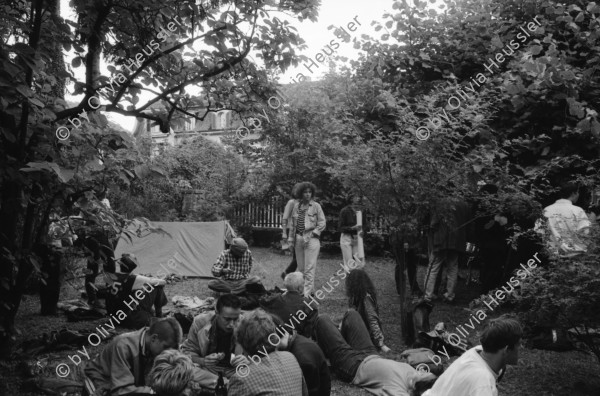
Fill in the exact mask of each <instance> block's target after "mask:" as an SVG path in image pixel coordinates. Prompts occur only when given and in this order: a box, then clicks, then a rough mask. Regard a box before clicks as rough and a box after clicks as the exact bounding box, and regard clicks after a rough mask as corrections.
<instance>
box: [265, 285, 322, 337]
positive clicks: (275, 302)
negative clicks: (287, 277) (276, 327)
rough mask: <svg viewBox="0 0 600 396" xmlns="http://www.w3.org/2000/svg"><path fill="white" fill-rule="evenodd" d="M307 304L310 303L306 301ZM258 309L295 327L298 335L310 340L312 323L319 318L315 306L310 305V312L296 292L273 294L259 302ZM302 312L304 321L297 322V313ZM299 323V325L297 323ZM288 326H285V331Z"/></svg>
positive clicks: (302, 297) (302, 298)
mask: <svg viewBox="0 0 600 396" xmlns="http://www.w3.org/2000/svg"><path fill="white" fill-rule="evenodd" d="M307 302H311V301H310V300H307ZM259 304H260V307H261V308H262V309H264V310H265V311H266V312H268V313H270V314H272V315H276V316H277V317H279V319H281V321H282V322H283V323H284V324H285V323H287V324H289V325H290V326H295V329H296V331H298V334H301V335H303V336H305V337H308V338H311V336H312V329H313V325H314V322H315V321H316V319H317V317H318V316H319V311H318V309H317V308H316V306H315V304H310V306H311V307H312V308H313V310H311V309H310V308H309V307H308V306H307V305H306V304H304V296H302V295H301V294H300V293H298V292H294V291H288V292H287V293H285V294H275V295H271V296H265V297H263V298H261V299H260V301H259ZM299 310H302V311H303V312H304V313H305V314H306V318H304V320H298V319H299V315H297V314H298V311H299ZM298 322H300V323H298ZM288 327H289V326H285V328H286V329H287V328H288Z"/></svg>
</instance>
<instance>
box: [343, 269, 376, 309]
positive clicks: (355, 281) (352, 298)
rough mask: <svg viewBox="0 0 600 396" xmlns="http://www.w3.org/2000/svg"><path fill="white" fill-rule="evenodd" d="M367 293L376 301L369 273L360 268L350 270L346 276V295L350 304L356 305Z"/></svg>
mask: <svg viewBox="0 0 600 396" xmlns="http://www.w3.org/2000/svg"><path fill="white" fill-rule="evenodd" d="M367 293H369V294H370V295H371V297H373V299H374V300H375V301H377V294H376V292H375V286H373V282H372V281H371V278H369V275H368V274H367V273H366V272H365V271H364V270H362V269H354V270H352V271H350V273H349V274H348V277H347V278H346V295H347V296H348V301H349V303H350V305H351V306H353V307H358V306H359V305H360V304H361V302H362V301H363V300H364V299H365V298H366V296H367Z"/></svg>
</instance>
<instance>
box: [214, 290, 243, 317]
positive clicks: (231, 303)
mask: <svg viewBox="0 0 600 396" xmlns="http://www.w3.org/2000/svg"><path fill="white" fill-rule="evenodd" d="M223 307H229V308H233V309H238V308H240V309H241V308H242V302H241V301H240V298H239V297H238V296H236V295H233V294H223V295H222V296H221V297H219V299H218V300H217V313H220V312H221V310H222V309H223Z"/></svg>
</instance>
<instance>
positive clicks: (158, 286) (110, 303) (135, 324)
mask: <svg viewBox="0 0 600 396" xmlns="http://www.w3.org/2000/svg"><path fill="white" fill-rule="evenodd" d="M117 263H119V267H120V269H121V272H115V273H108V272H107V273H105V279H106V282H107V284H108V289H107V295H106V310H107V313H108V314H109V315H111V314H112V315H115V316H117V313H118V311H119V310H122V311H123V312H129V313H128V314H127V317H126V318H125V319H124V320H123V321H122V322H121V323H120V324H121V325H122V326H124V327H128V328H132V329H140V328H142V327H144V326H146V325H147V324H148V323H149V322H150V319H151V318H152V317H157V318H160V317H162V307H163V306H165V305H167V303H168V302H169V300H168V299H167V296H166V294H165V291H164V286H165V285H166V284H167V282H166V281H165V280H164V279H161V278H154V277H147V276H143V275H136V274H132V272H133V270H134V269H135V268H137V266H138V263H137V258H136V257H135V256H134V255H133V254H128V253H124V254H123V255H122V256H121V258H120V259H119V260H117ZM138 290H139V291H140V292H138ZM137 295H139V296H141V297H138V298H136V300H137V304H136V305H133V304H132V302H131V299H132V296H137Z"/></svg>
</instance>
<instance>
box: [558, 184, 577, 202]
mask: <svg viewBox="0 0 600 396" xmlns="http://www.w3.org/2000/svg"><path fill="white" fill-rule="evenodd" d="M559 194H560V197H561V198H562V199H569V200H571V202H573V203H575V202H577V200H578V199H579V186H578V185H577V184H575V183H565V184H563V185H562V186H561V187H560V192H559Z"/></svg>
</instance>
